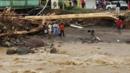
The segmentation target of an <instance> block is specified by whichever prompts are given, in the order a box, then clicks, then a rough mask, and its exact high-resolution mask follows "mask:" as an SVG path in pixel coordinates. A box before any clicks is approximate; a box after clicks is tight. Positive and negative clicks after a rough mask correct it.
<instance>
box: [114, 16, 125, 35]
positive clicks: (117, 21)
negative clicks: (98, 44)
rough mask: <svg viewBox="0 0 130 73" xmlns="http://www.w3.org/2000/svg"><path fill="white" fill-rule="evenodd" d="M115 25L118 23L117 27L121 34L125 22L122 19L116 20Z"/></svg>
mask: <svg viewBox="0 0 130 73" xmlns="http://www.w3.org/2000/svg"><path fill="white" fill-rule="evenodd" d="M115 23H116V27H117V29H118V32H119V33H121V30H122V28H123V20H121V19H120V18H119V19H116V21H115Z"/></svg>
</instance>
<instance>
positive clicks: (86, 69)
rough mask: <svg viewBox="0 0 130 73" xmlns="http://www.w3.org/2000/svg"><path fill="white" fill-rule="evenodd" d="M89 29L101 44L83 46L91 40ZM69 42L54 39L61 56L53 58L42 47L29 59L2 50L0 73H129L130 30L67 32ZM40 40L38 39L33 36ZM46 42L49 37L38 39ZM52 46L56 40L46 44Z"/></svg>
mask: <svg viewBox="0 0 130 73" xmlns="http://www.w3.org/2000/svg"><path fill="white" fill-rule="evenodd" d="M89 29H94V30H96V35H97V36H98V37H100V39H101V40H102V41H101V42H96V43H87V42H83V41H84V40H85V39H86V38H89V35H90V34H89V33H88V30H89ZM65 33H66V36H65V38H62V39H61V38H59V37H54V38H53V44H54V46H55V47H56V48H57V50H58V53H56V54H50V53H48V52H47V51H44V49H45V47H39V48H38V49H39V50H38V52H37V53H34V54H27V55H17V54H16V55H6V49H8V48H5V47H1V49H0V73H129V72H130V44H129V43H126V41H129V40H130V34H129V33H130V30H126V29H125V30H122V34H119V33H118V32H117V30H116V29H115V28H111V27H89V28H83V29H77V28H70V27H68V28H66V31H65ZM33 37H37V36H33ZM37 38H40V39H42V40H43V39H46V38H45V37H37ZM46 41H47V42H52V40H46Z"/></svg>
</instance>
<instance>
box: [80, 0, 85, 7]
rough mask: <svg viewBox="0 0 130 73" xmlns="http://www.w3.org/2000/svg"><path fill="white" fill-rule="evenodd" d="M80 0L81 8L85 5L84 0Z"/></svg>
mask: <svg viewBox="0 0 130 73" xmlns="http://www.w3.org/2000/svg"><path fill="white" fill-rule="evenodd" d="M80 1H81V5H82V8H84V7H85V1H84V0H80Z"/></svg>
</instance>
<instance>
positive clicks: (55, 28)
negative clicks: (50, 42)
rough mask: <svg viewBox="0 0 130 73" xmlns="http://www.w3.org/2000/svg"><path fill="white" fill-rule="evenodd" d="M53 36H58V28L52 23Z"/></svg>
mask: <svg viewBox="0 0 130 73" xmlns="http://www.w3.org/2000/svg"><path fill="white" fill-rule="evenodd" d="M53 35H54V36H57V35H59V26H58V24H57V23H54V24H53Z"/></svg>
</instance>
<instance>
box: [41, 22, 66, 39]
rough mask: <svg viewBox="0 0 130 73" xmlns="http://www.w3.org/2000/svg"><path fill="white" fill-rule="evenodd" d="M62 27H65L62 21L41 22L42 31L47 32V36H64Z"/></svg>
mask: <svg viewBox="0 0 130 73" xmlns="http://www.w3.org/2000/svg"><path fill="white" fill-rule="evenodd" d="M64 29H65V25H64V23H63V22H61V23H58V22H56V21H54V22H48V23H44V24H43V30H44V33H45V34H48V35H49V37H51V36H60V37H64V36H65V33H64Z"/></svg>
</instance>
